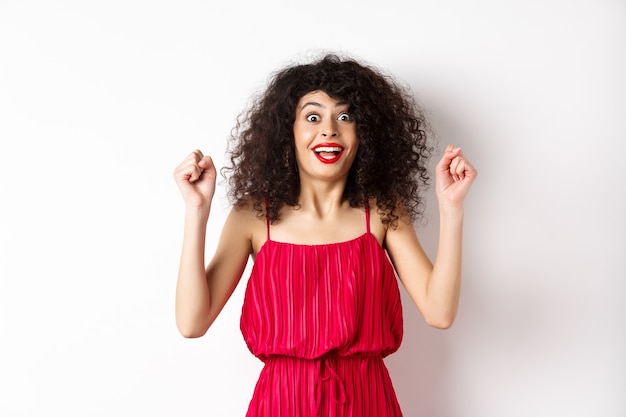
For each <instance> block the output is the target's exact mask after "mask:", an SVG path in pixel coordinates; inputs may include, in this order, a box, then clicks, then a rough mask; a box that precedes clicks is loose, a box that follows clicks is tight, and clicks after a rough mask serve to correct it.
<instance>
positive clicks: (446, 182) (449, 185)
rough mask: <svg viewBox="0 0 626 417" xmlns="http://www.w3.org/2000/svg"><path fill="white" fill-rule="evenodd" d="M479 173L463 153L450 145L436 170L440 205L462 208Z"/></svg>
mask: <svg viewBox="0 0 626 417" xmlns="http://www.w3.org/2000/svg"><path fill="white" fill-rule="evenodd" d="M477 175H478V172H477V171H476V169H474V167H473V166H472V165H471V164H470V163H469V161H468V160H467V159H466V158H465V156H464V155H463V152H461V148H455V147H454V146H452V145H448V146H447V147H446V150H445V151H444V153H443V156H442V157H441V160H440V161H439V163H438V164H437V167H436V169H435V183H436V190H437V198H438V199H439V205H440V206H441V205H442V204H445V205H446V206H449V207H462V206H463V201H464V200H465V196H466V195H467V192H468V191H469V189H470V186H471V185H472V182H474V180H475V179H476V176H477Z"/></svg>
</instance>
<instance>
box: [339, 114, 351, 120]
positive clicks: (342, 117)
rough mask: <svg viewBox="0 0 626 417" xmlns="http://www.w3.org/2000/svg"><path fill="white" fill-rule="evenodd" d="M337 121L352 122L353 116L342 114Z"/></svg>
mask: <svg viewBox="0 0 626 417" xmlns="http://www.w3.org/2000/svg"><path fill="white" fill-rule="evenodd" d="M337 120H340V121H342V122H350V121H352V116H350V114H349V113H341V114H340V115H339V117H338V118H337Z"/></svg>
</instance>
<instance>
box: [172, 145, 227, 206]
mask: <svg viewBox="0 0 626 417" xmlns="http://www.w3.org/2000/svg"><path fill="white" fill-rule="evenodd" d="M216 178H217V172H216V170H215V165H213V160H212V159H211V157H210V156H204V155H203V154H202V152H200V151H199V150H195V151H193V152H192V153H190V154H189V156H187V157H186V158H185V160H184V161H183V162H181V164H180V165H178V166H177V167H176V169H175V170H174V180H175V181H176V185H178V188H179V189H180V193H181V194H182V196H183V199H184V200H185V204H186V205H187V207H188V208H204V209H209V208H210V207H211V200H213V194H215V180H216Z"/></svg>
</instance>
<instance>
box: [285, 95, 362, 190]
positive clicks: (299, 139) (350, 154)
mask: <svg viewBox="0 0 626 417" xmlns="http://www.w3.org/2000/svg"><path fill="white" fill-rule="evenodd" d="M293 135H294V138H295V145H296V160H297V162H298V169H299V171H300V176H301V179H304V178H303V176H309V177H311V178H317V179H325V180H340V179H345V178H347V176H348V171H349V170H350V167H351V166H352V162H353V161H354V158H355V156H356V151H357V149H358V147H359V140H358V139H357V137H356V125H355V123H354V120H353V119H352V117H351V115H350V106H349V105H348V104H347V103H346V102H344V101H341V100H335V99H334V98H332V97H330V96H329V95H328V94H326V93H325V92H323V91H313V92H311V93H308V94H306V95H304V96H303V97H302V98H301V99H300V101H299V102H298V106H297V107H296V118H295V122H294V124H293Z"/></svg>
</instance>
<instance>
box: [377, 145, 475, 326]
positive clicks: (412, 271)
mask: <svg viewBox="0 0 626 417" xmlns="http://www.w3.org/2000/svg"><path fill="white" fill-rule="evenodd" d="M436 170H437V171H436V182H437V187H436V189H437V199H438V201H439V214H440V224H439V245H438V248H437V256H436V258H435V263H434V264H431V262H430V260H429V259H428V257H427V256H426V254H425V252H424V250H423V249H422V247H421V245H420V243H419V241H418V239H417V236H416V234H415V230H414V229H413V226H412V224H411V221H410V219H409V218H408V216H406V215H405V216H403V217H402V218H401V219H400V220H399V221H398V227H397V228H396V229H389V230H388V231H387V235H386V237H385V245H386V248H387V251H388V253H389V257H390V258H391V261H392V263H393V264H394V267H395V269H396V272H397V273H398V276H399V278H400V280H401V281H402V284H403V285H404V286H405V288H406V289H407V292H408V293H409V295H410V296H411V299H412V300H413V302H415V304H416V306H417V308H418V309H419V310H420V312H421V313H422V315H423V317H424V319H425V320H426V322H427V323H428V324H429V325H430V326H433V327H437V328H443V329H445V328H448V327H450V326H451V325H452V323H453V322H454V319H455V317H456V313H457V309H458V305H459V295H460V291H461V259H462V257H461V254H462V250H461V249H462V240H463V215H464V213H463V200H464V199H465V196H466V194H467V192H468V190H469V187H470V186H471V184H472V182H473V181H474V179H475V178H476V175H477V172H476V170H475V169H474V168H473V167H472V166H471V165H470V164H469V162H468V161H467V160H466V159H465V157H464V156H463V155H462V153H461V150H460V149H454V148H453V147H452V146H451V145H448V147H447V148H446V151H445V152H444V155H443V157H442V158H441V160H440V161H439V163H438V164H437V168H436Z"/></svg>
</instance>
